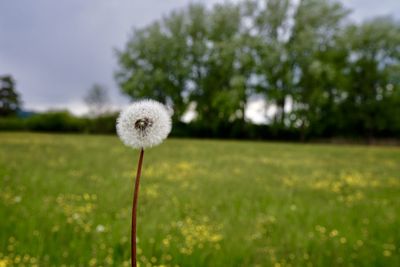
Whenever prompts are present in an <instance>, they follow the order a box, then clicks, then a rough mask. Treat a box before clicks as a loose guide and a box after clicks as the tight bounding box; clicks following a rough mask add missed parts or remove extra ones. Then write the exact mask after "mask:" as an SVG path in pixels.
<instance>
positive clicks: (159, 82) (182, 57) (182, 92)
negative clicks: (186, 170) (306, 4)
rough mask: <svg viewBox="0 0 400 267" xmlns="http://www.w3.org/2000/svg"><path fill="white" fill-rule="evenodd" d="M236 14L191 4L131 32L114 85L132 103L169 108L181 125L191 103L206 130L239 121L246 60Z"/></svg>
mask: <svg viewBox="0 0 400 267" xmlns="http://www.w3.org/2000/svg"><path fill="white" fill-rule="evenodd" d="M241 27H242V19H241V14H240V8H239V7H238V6H237V5H233V4H223V5H217V6H215V8H214V9H213V10H208V9H206V8H205V7H204V6H203V5H201V4H192V5H189V7H188V8H187V9H185V10H182V11H179V12H173V13H172V14H171V15H170V16H168V17H165V18H164V19H163V20H161V21H159V22H155V23H153V24H152V25H150V26H148V27H146V28H144V29H142V30H136V31H135V32H134V35H133V36H132V37H131V39H130V40H129V42H128V44H127V46H126V48H125V50H124V51H119V52H118V54H117V55H118V59H119V65H120V69H119V70H118V71H117V73H116V79H117V82H118V83H119V85H120V87H121V89H122V91H123V92H124V93H125V94H127V95H129V96H130V97H131V98H132V99H136V98H142V97H150V98H154V99H156V100H159V101H161V102H164V103H166V104H172V105H173V107H174V111H175V112H174V120H180V118H181V117H182V115H183V114H184V113H185V112H186V111H187V108H188V106H189V104H190V103H194V104H196V105H195V106H196V113H197V116H196V120H197V121H200V122H201V123H202V124H203V125H207V127H209V128H216V127H217V125H218V124H220V123H221V122H232V121H234V120H238V119H239V120H243V119H244V109H245V105H246V101H247V95H246V83H247V82H248V79H249V77H248V76H249V75H250V73H251V72H250V70H251V69H250V68H248V64H249V61H251V60H250V59H249V57H248V56H247V57H246V55H245V54H246V53H245V51H244V50H243V47H244V44H245V42H244V39H243V38H242V36H241V34H240V30H241Z"/></svg>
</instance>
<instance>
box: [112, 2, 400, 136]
mask: <svg viewBox="0 0 400 267" xmlns="http://www.w3.org/2000/svg"><path fill="white" fill-rule="evenodd" d="M349 13H350V12H349V11H348V10H347V9H345V8H344V7H343V5H342V4H341V3H340V2H339V1H336V0H302V1H291V0H284V1H282V0H267V1H257V0H248V1H244V2H239V3H238V4H232V3H225V4H222V5H215V6H214V7H213V8H212V9H207V8H206V7H205V6H203V5H201V4H192V5H189V6H188V7H187V8H186V9H183V10H180V11H175V12H173V13H172V14H170V15H169V16H166V17H164V18H163V19H162V20H159V21H157V22H155V23H153V24H151V25H150V26H148V27H144V28H142V29H140V30H136V31H135V32H134V33H133V35H132V37H131V39H130V40H129V41H128V43H127V46H126V48H125V49H124V50H122V51H119V52H118V60H119V66H120V68H119V70H118V71H117V73H116V79H117V81H118V83H119V84H120V86H121V90H122V91H123V92H124V93H126V94H127V95H128V96H130V97H131V98H133V99H136V98H142V97H151V98H155V99H157V100H159V101H162V102H164V103H168V104H172V105H174V109H175V111H176V113H175V116H174V119H175V121H179V120H180V118H181V117H182V115H183V114H184V113H185V112H186V111H187V110H188V107H189V106H191V107H193V106H194V107H195V112H196V114H197V116H196V118H195V120H196V122H195V123H196V124H200V125H203V126H204V128H207V129H209V131H211V132H217V129H220V128H221V127H222V128H223V127H225V126H224V125H226V124H233V125H234V124H236V123H237V121H241V122H242V123H243V125H244V120H245V117H244V113H245V112H244V111H245V109H246V106H247V104H248V100H249V98H250V97H251V96H253V95H254V94H255V93H258V94H261V95H262V96H263V97H264V98H265V100H266V101H267V103H268V105H273V106H274V107H275V108H276V110H277V111H276V113H275V114H274V115H273V118H272V119H271V120H270V122H269V123H270V125H271V127H272V128H276V129H288V130H293V129H294V130H295V131H298V132H300V136H301V138H303V139H305V138H309V137H331V136H362V137H366V138H372V137H374V136H381V135H382V134H383V133H385V134H387V135H388V136H396V135H398V129H399V127H400V125H399V123H398V119H397V118H398V117H399V115H400V107H399V105H397V103H398V101H399V100H398V95H399V90H400V89H399V87H400V79H399V78H398V77H399V76H398V72H399V71H400V62H399V56H400V53H399V51H400V48H399V46H400V41H399V40H400V24H399V23H398V22H397V21H394V20H391V19H388V18H377V19H374V20H371V21H367V22H364V23H361V24H353V23H351V22H349V21H348V20H347V18H348V14H349ZM389 114H393V115H392V116H390V115H389ZM396 133H397V134H396ZM385 134H383V135H385Z"/></svg>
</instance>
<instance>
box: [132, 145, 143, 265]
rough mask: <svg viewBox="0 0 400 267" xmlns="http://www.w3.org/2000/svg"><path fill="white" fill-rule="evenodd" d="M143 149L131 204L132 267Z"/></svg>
mask: <svg viewBox="0 0 400 267" xmlns="http://www.w3.org/2000/svg"><path fill="white" fill-rule="evenodd" d="M143 154H144V150H143V148H142V149H141V150H140V157H139V162H138V167H137V172H136V180H135V190H134V193H133V204H132V229H131V264H132V267H136V217H137V215H136V214H137V202H138V195H139V182H140V175H141V174H142V163H143Z"/></svg>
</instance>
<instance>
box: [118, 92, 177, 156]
mask: <svg viewBox="0 0 400 267" xmlns="http://www.w3.org/2000/svg"><path fill="white" fill-rule="evenodd" d="M171 124H172V123H171V111H170V110H169V109H168V108H167V107H166V106H164V105H163V104H161V103H159V102H157V101H154V100H141V101H137V102H135V103H133V104H131V105H130V106H129V107H128V108H126V109H125V110H123V111H122V112H121V114H120V115H119V117H118V119H117V134H118V136H119V138H120V139H121V140H122V142H123V143H124V144H125V145H127V146H131V147H134V148H146V147H152V146H156V145H158V144H160V143H161V142H162V141H164V139H165V138H167V136H168V134H169V133H170V132H171V127H172V126H171Z"/></svg>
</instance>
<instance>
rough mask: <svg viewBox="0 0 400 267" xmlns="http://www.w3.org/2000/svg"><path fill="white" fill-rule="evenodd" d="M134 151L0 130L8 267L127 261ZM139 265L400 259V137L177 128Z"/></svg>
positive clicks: (152, 177) (143, 221)
mask: <svg viewBox="0 0 400 267" xmlns="http://www.w3.org/2000/svg"><path fill="white" fill-rule="evenodd" d="M137 158H138V151H135V150H131V149H129V148H126V147H124V146H123V145H122V143H121V142H120V141H119V140H118V139H117V138H116V137H112V136H85V135H46V134H27V133H23V134H22V133H18V134H16V133H1V134H0V267H4V266H129V264H130V263H129V258H130V242H129V233H130V209H131V199H132V196H131V194H132V183H133V177H134V174H135V169H136V161H137ZM140 190H141V191H140V197H139V218H138V220H139V221H138V224H139V226H138V235H139V261H140V266H142V267H143V266H223V267H225V266H226V267H228V266H276V267H278V266H400V149H399V148H390V147H361V146H329V145H303V144H285V143H261V142H234V141H202V140H182V139H180V140H178V139H169V140H168V141H167V142H166V143H164V144H162V145H161V146H159V147H157V148H154V149H151V150H148V151H146V152H145V162H144V172H143V176H142V180H141V188H140Z"/></svg>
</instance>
